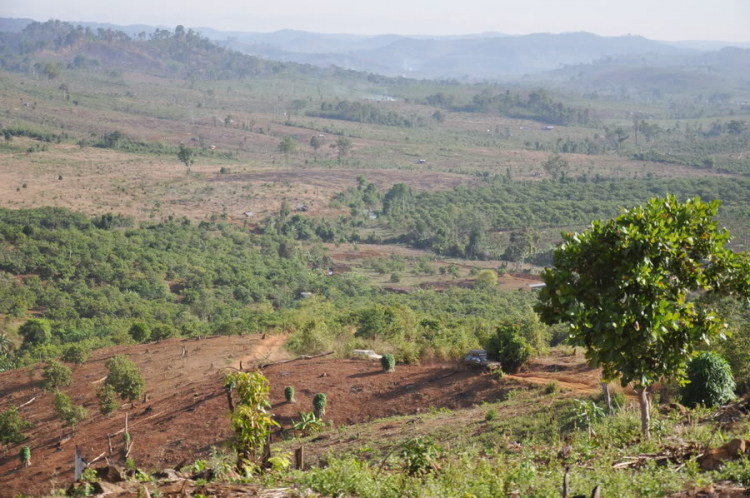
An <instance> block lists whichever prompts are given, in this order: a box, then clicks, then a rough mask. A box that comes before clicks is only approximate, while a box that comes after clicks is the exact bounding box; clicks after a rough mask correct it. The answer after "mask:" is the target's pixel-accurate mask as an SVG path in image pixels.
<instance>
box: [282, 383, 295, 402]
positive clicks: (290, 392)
mask: <svg viewBox="0 0 750 498" xmlns="http://www.w3.org/2000/svg"><path fill="white" fill-rule="evenodd" d="M284 397H285V398H286V402H287V403H294V388H293V387H292V386H287V387H286V389H284Z"/></svg>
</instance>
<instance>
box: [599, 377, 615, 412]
mask: <svg viewBox="0 0 750 498" xmlns="http://www.w3.org/2000/svg"><path fill="white" fill-rule="evenodd" d="M602 392H603V393H604V403H605V404H606V405H607V413H608V414H610V415H614V414H615V409H614V408H613V407H612V396H610V395H609V382H602Z"/></svg>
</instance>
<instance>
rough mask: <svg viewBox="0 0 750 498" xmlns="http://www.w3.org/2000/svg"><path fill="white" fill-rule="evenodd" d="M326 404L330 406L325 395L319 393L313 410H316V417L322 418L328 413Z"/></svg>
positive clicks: (314, 399)
mask: <svg viewBox="0 0 750 498" xmlns="http://www.w3.org/2000/svg"><path fill="white" fill-rule="evenodd" d="M326 404H328V398H327V397H326V395H325V394H324V393H318V394H316V395H315V397H314V398H313V408H314V409H315V416H316V417H318V418H320V417H322V416H323V415H325V413H326Z"/></svg>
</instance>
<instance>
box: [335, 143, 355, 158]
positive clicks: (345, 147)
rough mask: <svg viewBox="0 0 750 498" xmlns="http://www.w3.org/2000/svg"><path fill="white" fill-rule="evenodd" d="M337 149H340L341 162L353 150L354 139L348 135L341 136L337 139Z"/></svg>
mask: <svg viewBox="0 0 750 498" xmlns="http://www.w3.org/2000/svg"><path fill="white" fill-rule="evenodd" d="M336 149H337V150H338V159H339V162H341V161H343V160H344V158H345V157H346V156H348V155H349V152H350V151H351V150H352V141H351V140H349V139H348V138H346V137H341V138H339V139H338V140H336Z"/></svg>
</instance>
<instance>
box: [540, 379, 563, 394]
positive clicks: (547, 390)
mask: <svg viewBox="0 0 750 498" xmlns="http://www.w3.org/2000/svg"><path fill="white" fill-rule="evenodd" d="M559 391H560V384H559V383H558V382H557V381H556V380H553V381H550V382H549V383H548V384H547V385H546V386H545V387H544V394H555V393H557V392H559Z"/></svg>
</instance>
